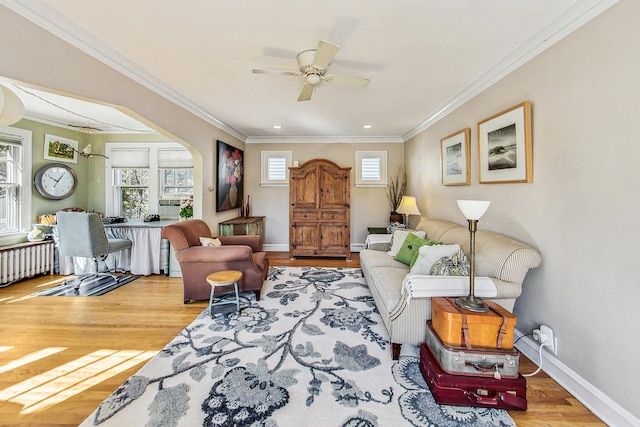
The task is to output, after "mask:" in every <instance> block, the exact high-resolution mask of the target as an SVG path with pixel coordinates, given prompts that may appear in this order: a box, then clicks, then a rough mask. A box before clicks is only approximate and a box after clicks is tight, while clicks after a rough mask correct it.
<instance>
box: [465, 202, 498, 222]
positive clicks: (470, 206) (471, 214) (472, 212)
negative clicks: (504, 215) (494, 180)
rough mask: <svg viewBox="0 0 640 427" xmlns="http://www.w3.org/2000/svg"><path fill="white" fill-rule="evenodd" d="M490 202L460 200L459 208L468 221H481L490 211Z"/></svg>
mask: <svg viewBox="0 0 640 427" xmlns="http://www.w3.org/2000/svg"><path fill="white" fill-rule="evenodd" d="M490 204H491V202H490V201H487V200H458V208H459V209H460V210H461V211H462V214H463V215H464V216H465V218H467V219H468V220H475V221H477V220H479V219H480V218H482V215H484V213H485V212H486V211H487V209H489V205H490Z"/></svg>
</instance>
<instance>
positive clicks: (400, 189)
mask: <svg viewBox="0 0 640 427" xmlns="http://www.w3.org/2000/svg"><path fill="white" fill-rule="evenodd" d="M406 191H407V172H406V171H405V170H404V164H401V165H400V166H399V167H398V171H397V172H396V175H395V177H394V176H391V175H389V184H388V185H387V189H386V192H387V199H389V204H390V205H391V216H390V217H389V222H392V223H393V222H399V223H401V224H402V223H403V217H402V215H401V214H399V213H398V212H396V209H398V206H400V201H402V196H404V195H405V193H406Z"/></svg>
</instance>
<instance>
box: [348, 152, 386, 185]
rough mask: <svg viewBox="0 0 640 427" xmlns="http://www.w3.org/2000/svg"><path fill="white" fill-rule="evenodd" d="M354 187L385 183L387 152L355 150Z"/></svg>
mask: <svg viewBox="0 0 640 427" xmlns="http://www.w3.org/2000/svg"><path fill="white" fill-rule="evenodd" d="M355 164H356V183H355V186H356V187H385V186H386V185H387V152H386V151H356V160H355Z"/></svg>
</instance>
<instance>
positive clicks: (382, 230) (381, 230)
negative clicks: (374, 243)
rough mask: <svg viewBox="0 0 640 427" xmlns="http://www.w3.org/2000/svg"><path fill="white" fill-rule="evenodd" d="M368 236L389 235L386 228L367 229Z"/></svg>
mask: <svg viewBox="0 0 640 427" xmlns="http://www.w3.org/2000/svg"><path fill="white" fill-rule="evenodd" d="M367 231H368V232H369V234H389V231H387V227H367Z"/></svg>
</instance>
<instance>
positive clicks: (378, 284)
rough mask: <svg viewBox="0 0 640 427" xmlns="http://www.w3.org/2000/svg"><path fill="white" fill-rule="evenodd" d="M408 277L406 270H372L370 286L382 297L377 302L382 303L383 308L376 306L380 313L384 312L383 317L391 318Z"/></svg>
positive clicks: (386, 268) (383, 268) (375, 268)
mask: <svg viewBox="0 0 640 427" xmlns="http://www.w3.org/2000/svg"><path fill="white" fill-rule="evenodd" d="M402 265H404V264H402ZM405 267H406V266H405ZM406 275H407V269H406V268H394V267H374V268H373V270H371V274H370V277H371V280H372V282H373V283H370V284H369V288H375V291H376V292H377V294H378V296H379V297H380V298H379V300H377V302H379V303H381V304H382V307H381V306H380V305H378V304H376V306H377V308H378V311H380V312H383V313H382V316H383V317H385V318H386V317H387V316H389V313H391V311H392V310H393V309H394V308H396V306H397V305H398V303H399V302H400V298H401V296H402V283H403V280H404V278H405V276H406ZM372 292H373V291H372Z"/></svg>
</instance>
